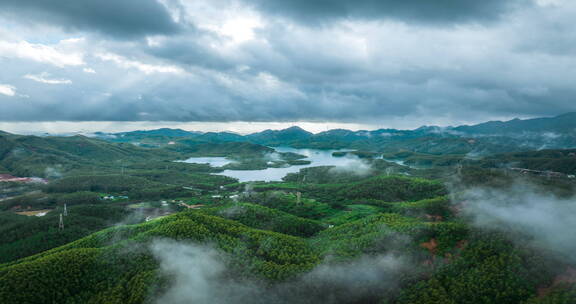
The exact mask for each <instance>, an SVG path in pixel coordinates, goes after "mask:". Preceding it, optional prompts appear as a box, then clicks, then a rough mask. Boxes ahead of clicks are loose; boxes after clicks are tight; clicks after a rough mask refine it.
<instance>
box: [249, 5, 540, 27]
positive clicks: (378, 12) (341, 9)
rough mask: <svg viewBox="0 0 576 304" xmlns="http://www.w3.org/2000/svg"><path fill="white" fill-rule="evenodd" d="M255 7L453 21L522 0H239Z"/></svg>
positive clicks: (292, 13) (487, 15)
mask: <svg viewBox="0 0 576 304" xmlns="http://www.w3.org/2000/svg"><path fill="white" fill-rule="evenodd" d="M243 1H244V2H246V3H248V4H251V5H254V6H255V7H256V8H258V9H260V10H262V11H265V12H269V13H273V14H277V15H284V16H288V17H290V18H292V19H294V20H298V21H299V22H302V23H308V24H316V23H322V22H325V21H331V20H334V19H342V18H344V19H345V18H351V19H356V18H360V19H382V18H383V19H386V18H390V19H396V20H401V21H404V22H413V23H428V24H455V23H462V22H470V21H480V22H484V21H490V20H495V19H498V18H499V17H500V15H501V14H503V13H505V12H507V11H509V10H510V9H512V8H514V7H516V6H517V5H519V4H525V3H530V2H529V1H525V0H481V1H479V0H290V1H286V0H243Z"/></svg>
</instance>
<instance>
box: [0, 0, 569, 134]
mask: <svg viewBox="0 0 576 304" xmlns="http://www.w3.org/2000/svg"><path fill="white" fill-rule="evenodd" d="M574 16H576V1H573V0H483V1H477V0H436V1H428V0H291V1H285V0H122V1H112V0H83V1H77V0H27V1H21V0H2V1H0V129H2V130H6V131H14V132H21V133H26V132H28V133H32V132H65V131H97V130H105V131H127V130H128V129H152V128H156V127H179V128H185V129H189V130H193V129H194V130H200V131H219V130H232V131H237V132H240V133H246V132H253V131H258V130H261V129H266V128H273V129H277V128H283V127H287V126H292V125H301V126H304V128H305V129H308V130H311V131H316V132H318V131H323V130H324V129H326V128H336V127H343V128H349V129H374V128H381V127H393V128H403V129H407V128H408V129H410V128H417V127H419V126H421V125H440V126H448V125H459V124H471V123H478V122H483V121H487V120H504V119H512V118H515V117H519V118H529V117H539V116H554V115H558V114H562V113H566V112H572V111H576V102H574V99H573V96H575V94H574V93H575V91H576V23H575V22H573V20H574Z"/></svg>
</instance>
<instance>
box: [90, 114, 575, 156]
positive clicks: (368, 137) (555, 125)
mask: <svg viewBox="0 0 576 304" xmlns="http://www.w3.org/2000/svg"><path fill="white" fill-rule="evenodd" d="M94 136H96V137H98V138H101V139H105V140H108V141H113V142H127V143H134V144H138V145H143V146H153V147H155V146H163V145H167V144H174V143H175V142H177V141H178V140H181V139H187V140H188V141H190V140H191V141H198V142H212V143H214V142H250V143H255V144H261V145H268V146H292V147H296V148H320V149H338V148H353V149H365V150H379V151H385V152H392V151H397V150H402V149H406V150H412V151H416V152H423V153H471V152H472V153H484V154H486V153H488V154H490V153H501V152H512V151H524V150H534V149H544V148H550V149H562V148H574V147H576V112H573V113H566V114H562V115H559V116H556V117H546V118H533V119H524V120H522V119H513V120H509V121H489V122H485V123H481V124H476V125H462V126H455V127H438V126H423V127H420V128H418V129H414V130H398V129H378V130H372V131H367V130H359V131H351V130H345V129H333V130H328V131H324V132H320V133H317V134H314V133H311V132H308V131H306V130H304V129H302V128H300V127H297V126H294V127H290V128H287V129H283V130H265V131H262V132H257V133H252V134H248V135H241V134H237V133H231V132H206V133H203V132H198V131H185V130H181V129H167V128H164V129H156V130H147V131H141V130H140V131H132V132H122V133H96V134H94Z"/></svg>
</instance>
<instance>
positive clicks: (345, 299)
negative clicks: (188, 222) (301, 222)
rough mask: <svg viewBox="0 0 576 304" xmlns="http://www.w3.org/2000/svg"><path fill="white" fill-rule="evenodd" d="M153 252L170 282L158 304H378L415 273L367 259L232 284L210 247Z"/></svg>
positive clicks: (393, 259) (397, 263) (158, 246)
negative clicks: (277, 279)
mask: <svg viewBox="0 0 576 304" xmlns="http://www.w3.org/2000/svg"><path fill="white" fill-rule="evenodd" d="M151 249H152V252H153V254H154V256H155V257H156V258H157V259H158V260H159V261H160V269H161V273H162V274H164V275H167V276H168V277H169V278H170V279H171V282H172V284H171V285H170V287H169V288H168V290H167V291H166V292H165V293H164V294H162V295H161V296H160V297H159V298H158V299H157V300H156V303H163V304H184V303H214V304H225V303H227V304H235V303H242V304H265V303H266V304H284V303H286V304H288V303H303V304H308V303H309V304H312V303H314V304H316V303H327V304H330V303H372V302H375V303H377V302H378V301H379V300H380V299H381V298H382V297H383V296H385V295H386V294H389V293H393V292H395V290H396V289H397V288H398V284H399V282H400V281H401V280H400V279H399V277H400V276H401V275H403V274H406V273H409V272H411V271H412V270H413V269H414V267H413V266H412V265H411V263H410V262H409V261H408V260H407V259H406V258H403V257H400V256H396V255H392V254H383V255H374V256H363V257H360V258H358V259H356V260H354V261H351V262H347V263H328V262H325V263H322V264H320V265H318V266H317V267H315V268H314V269H313V270H312V271H310V272H308V273H306V274H304V275H302V276H300V277H298V278H296V279H293V280H291V281H288V282H284V283H279V284H276V285H270V284H266V283H264V282H259V281H257V280H249V279H243V280H236V279H234V278H233V276H231V275H230V273H229V271H228V269H227V267H226V265H227V261H228V258H229V257H227V256H226V255H225V254H223V253H221V252H219V251H217V250H216V249H214V248H212V247H209V246H204V245H197V244H192V243H182V242H175V241H170V240H157V241H155V242H154V243H153V244H152V245H151Z"/></svg>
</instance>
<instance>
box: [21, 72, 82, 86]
mask: <svg viewBox="0 0 576 304" xmlns="http://www.w3.org/2000/svg"><path fill="white" fill-rule="evenodd" d="M50 76H51V75H50V73H46V72H43V73H41V74H39V75H32V74H26V75H24V78H26V79H30V80H34V81H37V82H41V83H46V84H71V83H72V80H70V79H50V78H49V77H50Z"/></svg>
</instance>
